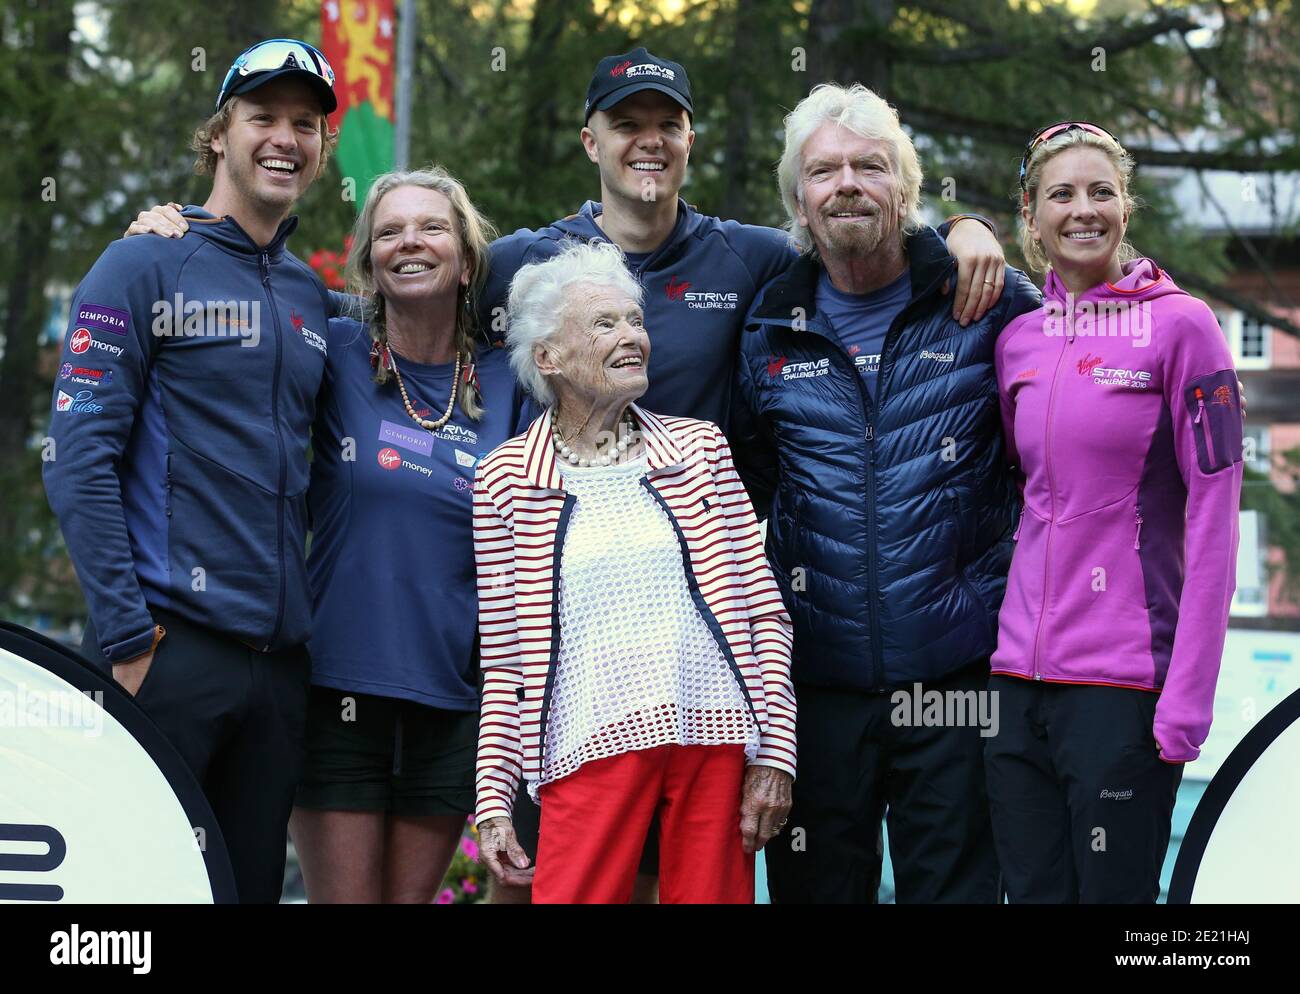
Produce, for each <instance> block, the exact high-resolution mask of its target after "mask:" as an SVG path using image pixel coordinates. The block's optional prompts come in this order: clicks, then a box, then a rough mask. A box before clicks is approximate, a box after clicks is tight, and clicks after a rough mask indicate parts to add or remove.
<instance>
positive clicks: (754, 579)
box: [474, 404, 795, 821]
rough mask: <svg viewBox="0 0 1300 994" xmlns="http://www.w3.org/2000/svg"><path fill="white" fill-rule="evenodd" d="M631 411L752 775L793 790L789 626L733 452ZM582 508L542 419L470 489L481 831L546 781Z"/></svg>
mask: <svg viewBox="0 0 1300 994" xmlns="http://www.w3.org/2000/svg"><path fill="white" fill-rule="evenodd" d="M632 410H633V411H634V412H635V414H636V416H637V419H638V420H639V421H640V423H641V425H642V427H643V437H644V439H645V443H646V461H647V465H648V470H647V472H646V475H645V476H644V477H642V478H641V485H642V486H644V487H645V488H646V489H647V490H648V491H649V492H650V493H651V495H652V496H654V497H655V499H656V500H658V502H659V505H660V506H661V507H662V508H663V509H664V511H665V512H666V513H667V515H668V517H669V520H670V521H671V522H672V523H673V530H674V531H675V532H676V533H677V539H678V542H679V543H681V546H682V553H683V555H682V561H683V565H684V566H685V570H686V580H687V584H688V585H689V587H690V591H691V597H692V599H693V600H694V601H695V605H696V607H697V609H698V610H699V612H700V616H701V617H702V618H703V619H704V621H705V623H706V624H707V625H708V627H709V629H710V631H712V632H713V635H714V638H715V639H717V641H718V645H719V647H720V648H721V650H722V653H723V655H724V656H725V657H726V659H727V662H728V664H729V665H730V667H731V670H732V672H733V673H734V674H735V675H736V679H737V682H738V683H739V685H740V687H741V689H742V690H743V691H744V693H745V697H746V699H747V701H748V703H749V706H750V708H751V710H752V712H753V715H754V719H755V722H756V724H757V726H758V729H759V735H760V740H759V749H758V754H757V756H756V757H755V759H754V760H753V762H754V764H755V765H763V766H774V767H776V768H777V769H780V770H785V771H786V772H787V773H789V774H790V775H791V776H793V775H794V772H795V701H794V688H793V686H792V685H791V682H790V647H791V641H792V626H791V623H790V615H789V614H788V613H787V611H786V609H785V605H784V603H783V602H782V600H781V594H780V591H779V590H778V589H777V586H776V581H775V580H774V579H773V577H772V571H771V568H770V567H769V566H768V563H767V557H766V555H765V554H764V552H763V542H762V538H761V536H760V534H759V529H758V521H757V520H756V519H755V517H754V509H753V507H752V506H751V505H750V503H749V497H748V496H747V495H746V493H745V489H744V487H743V486H742V485H741V482H740V477H739V476H737V475H736V469H735V466H734V465H733V464H732V461H731V450H730V448H729V447H728V445H727V440H726V439H725V438H724V437H723V435H722V432H721V431H720V430H719V429H718V427H717V425H715V424H713V423H711V422H708V421H697V420H695V419H693V418H677V417H660V416H658V415H654V414H651V413H650V412H648V411H644V410H642V409H641V408H639V407H637V406H636V405H635V404H634V405H632ZM576 503H577V498H576V497H575V496H574V495H573V494H570V493H568V492H567V491H566V490H565V489H564V480H563V478H562V476H561V475H560V469H559V466H558V465H557V463H556V456H555V448H554V445H553V442H552V438H551V412H550V411H549V410H548V411H547V412H546V413H545V414H543V415H542V416H541V417H539V418H538V419H537V420H536V421H534V422H533V424H532V426H531V427H530V428H529V429H528V431H526V432H525V433H524V434H522V435H519V436H517V437H515V438H512V439H510V441H508V442H506V443H504V444H503V445H500V446H498V447H497V448H496V449H494V450H493V451H492V452H491V453H489V454H488V455H487V457H486V458H484V459H483V460H482V462H480V463H479V467H478V471H477V473H476V475H475V479H474V558H475V562H476V564H477V567H478V603H479V639H480V646H479V648H480V656H481V661H482V665H483V670H484V683H483V706H482V712H481V717H480V721H479V739H478V771H477V775H476V787H477V795H478V798H477V805H476V809H477V810H476V815H477V817H478V819H479V821H483V820H485V819H487V818H494V817H498V816H501V815H504V816H507V817H509V815H510V812H511V808H512V806H513V804H514V799H515V794H516V792H517V790H518V788H519V781H520V777H521V776H522V777H523V778H525V779H528V780H534V779H539V778H540V777H541V772H542V771H541V764H542V753H543V745H544V743H545V741H546V721H547V716H548V714H549V710H550V703H551V689H552V686H553V684H554V682H555V666H556V660H557V659H558V658H559V649H560V631H559V624H560V620H559V619H560V605H559V599H558V597H557V591H558V588H559V584H558V580H559V576H560V557H561V555H562V554H563V550H564V536H565V532H566V530H567V528H568V523H569V519H570V517H571V516H572V513H573V508H574V505H575V504H576Z"/></svg>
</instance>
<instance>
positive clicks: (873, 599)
mask: <svg viewBox="0 0 1300 994" xmlns="http://www.w3.org/2000/svg"><path fill="white" fill-rule="evenodd" d="M950 268H951V267H947V268H945V270H944V272H943V273H941V274H939V276H937V277H936V278H935V279H934V280H933V281H931V283H930V285H929V286H928V287H926V288H925V289H924V290H923V291H922V292H921V293H919V294H917V293H916V292H915V288H913V297H912V299H911V300H909V301H908V302H907V304H906V305H905V306H904V307H903V309H902V310H901V311H899V312H898V313H897V314H896V315H895V316H894V320H893V322H892V323H891V324H890V326H889V330H888V331H886V332H885V338H884V341H883V342H881V343H880V369H879V371H878V373H877V376H876V384H877V386H876V389H877V390H878V391H881V392H883V387H884V383H885V376H886V373H887V370H888V367H889V346H890V345H891V344H892V342H893V341H894V340H895V339H896V338H897V337H898V335H897V332H898V330H899V329H900V328H901V327H902V326H903V324H904V322H905V321H906V320H907V319H908V318H909V317H910V316H911V314H912V311H913V310H914V309H915V307H916V304H917V303H918V302H919V301H922V300H925V299H927V298H928V297H929V296H930V294H931V293H933V292H934V289H935V288H936V287H937V286H938V285H939V283H940V282H941V281H942V280H943V279H944V278H945V277H946V276H947V275H948V272H949V270H950ZM791 327H793V326H791ZM827 327H828V328H829V329H830V332H831V334H830V335H826V334H823V333H822V332H820V331H818V330H817V329H815V328H814V327H813V325H812V323H811V322H809V323H808V324H807V325H805V329H806V330H807V331H811V332H812V333H813V334H815V335H817V336H818V337H820V338H823V339H825V340H826V341H827V342H829V343H831V344H832V345H834V346H835V347H834V348H833V349H832V350H831V351H832V352H834V354H835V355H836V356H837V357H838V358H839V359H840V360H843V362H842V366H843V367H844V368H847V369H848V373H849V378H850V379H851V380H852V381H853V383H854V385H855V386H856V387H857V390H858V403H859V413H860V414H861V415H862V420H863V421H864V422H865V423H866V430H865V431H864V432H863V441H864V442H865V443H866V446H867V460H866V469H867V475H866V476H867V478H866V487H865V493H864V495H863V496H864V497H865V501H864V503H865V504H866V506H867V570H868V576H869V578H870V585H871V586H870V590H869V591H868V592H867V616H868V618H869V619H870V623H871V686H872V687H873V688H875V689H880V688H882V687H884V683H885V665H884V658H883V656H882V655H881V652H880V612H879V609H878V608H877V601H878V600H879V590H880V579H879V570H878V564H877V562H876V560H877V558H878V556H879V554H878V552H877V549H876V529H877V524H876V446H875V442H876V429H875V424H874V420H875V418H874V415H875V411H876V405H875V404H873V402H872V400H871V397H870V395H869V394H868V393H867V388H866V385H865V384H863V382H862V375H861V374H860V373H859V372H858V370H857V367H856V366H854V365H853V360H852V359H850V358H849V355H848V353H847V352H845V351H844V345H843V343H841V342H840V340H839V335H838V334H836V332H835V329H834V327H833V326H831V325H830V324H829V323H828V324H827ZM882 403H883V400H882Z"/></svg>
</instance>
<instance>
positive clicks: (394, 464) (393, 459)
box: [379, 449, 402, 469]
mask: <svg viewBox="0 0 1300 994" xmlns="http://www.w3.org/2000/svg"><path fill="white" fill-rule="evenodd" d="M379 465H380V467H381V468H383V469H398V468H399V467H400V466H401V465H402V456H401V454H400V453H399V452H398V451H397V450H396V449H380V450H379Z"/></svg>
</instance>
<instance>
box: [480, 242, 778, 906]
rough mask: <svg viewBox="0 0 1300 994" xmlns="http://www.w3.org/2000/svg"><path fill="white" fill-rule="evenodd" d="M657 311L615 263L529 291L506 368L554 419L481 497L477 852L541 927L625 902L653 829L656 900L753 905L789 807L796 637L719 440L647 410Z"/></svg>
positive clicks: (541, 278)
mask: <svg viewBox="0 0 1300 994" xmlns="http://www.w3.org/2000/svg"><path fill="white" fill-rule="evenodd" d="M641 299H642V291H641V287H640V286H639V285H638V284H637V282H636V281H635V280H634V279H633V278H632V276H631V274H630V273H629V272H628V270H627V269H626V267H625V265H624V262H623V259H622V256H621V254H620V253H619V251H618V250H617V249H616V248H614V247H613V246H610V245H600V244H594V245H586V244H574V245H572V246H569V247H567V248H566V249H565V250H564V251H563V252H561V253H560V254H559V255H558V256H556V257H554V258H552V259H550V260H548V261H546V262H543V263H540V264H537V265H531V266H526V267H524V268H523V269H521V270H520V271H519V273H518V274H517V275H516V277H515V279H514V282H513V284H512V286H511V290H510V299H509V309H508V310H509V320H510V332H509V337H508V348H509V350H510V361H511V364H512V366H513V368H514V370H515V374H516V376H517V377H518V378H519V380H520V381H521V382H522V383H523V385H524V386H525V387H526V388H527V389H528V391H529V392H530V393H531V394H532V395H533V396H534V397H535V398H536V400H537V401H538V403H539V404H541V405H544V406H545V411H544V412H543V414H542V415H541V416H540V417H539V418H538V419H537V420H536V421H534V422H533V424H532V426H531V427H530V428H529V430H528V431H527V432H526V433H524V434H523V435H519V436H517V437H515V438H513V439H511V440H510V441H508V442H506V443H505V444H504V445H501V446H500V447H498V448H497V449H495V450H494V451H493V452H491V453H490V454H489V455H488V456H487V457H486V458H485V459H484V460H483V461H482V462H481V463H480V465H479V468H478V472H477V475H476V478H475V483H474V546H475V557H476V562H477V567H478V589H479V634H480V640H481V659H482V665H483V669H484V691H483V704H482V712H481V723H480V730H479V747H478V775H477V793H478V798H477V814H478V825H479V832H480V841H481V850H482V852H483V855H484V858H485V860H486V862H487V864H488V866H489V867H490V868H491V869H492V872H493V873H494V874H495V875H496V877H497V879H498V880H500V881H502V882H503V883H514V884H518V883H526V882H527V881H528V880H529V878H530V877H531V879H532V885H533V900H534V902H535V903H576V902H593V903H596V902H599V903H613V902H626V901H627V900H628V899H629V898H630V896H631V894H632V886H633V881H634V877H635V874H636V869H637V863H638V859H639V857H640V855H641V849H642V845H643V843H644V841H645V837H646V831H647V828H648V827H649V825H650V821H651V818H652V816H653V815H654V814H655V813H656V812H658V814H659V818H660V847H661V848H660V866H661V871H660V872H661V885H660V897H661V900H662V901H663V902H664V903H706V902H707V903H749V902H752V901H753V898H754V853H755V852H756V851H757V850H758V849H761V848H762V847H763V845H764V844H765V843H766V842H767V841H768V840H769V839H770V838H772V837H773V836H774V835H776V834H777V833H778V832H779V831H780V829H781V826H782V825H784V823H785V818H786V815H787V814H788V812H789V808H790V802H791V784H792V782H793V778H794V763H795V742H794V722H795V702H794V694H793V689H792V687H791V684H790V676H789V665H790V648H791V626H790V618H789V616H788V614H787V613H786V610H785V606H784V605H783V603H782V601H781V595H780V593H779V591H778V589H777V586H776V583H775V581H774V578H773V576H772V573H771V570H770V568H769V567H768V565H767V560H766V558H765V556H764V554H763V544H762V540H761V538H760V535H759V528H758V523H757V521H756V519H755V516H754V511H753V508H752V507H751V506H750V503H749V500H748V498H747V497H746V494H745V491H744V489H743V487H742V485H741V483H740V480H739V478H738V476H737V475H736V471H735V468H734V467H733V465H732V460H731V454H730V450H729V449H728V446H727V442H726V439H725V438H724V437H723V435H722V433H721V432H720V431H719V430H718V428H717V426H716V425H714V424H712V423H710V422H707V421H698V420H694V419H691V418H677V417H659V416H656V415H655V414H652V413H651V412H649V411H645V410H642V409H641V408H640V407H638V406H637V405H636V404H635V403H634V401H635V400H636V399H637V398H638V397H640V396H641V394H642V393H643V392H644V391H645V389H646V386H647V380H646V368H647V365H648V362H649V359H650V339H649V336H648V335H647V332H646V328H645V326H644V323H643V320H642V311H641ZM521 776H522V778H523V779H524V780H525V781H527V784H528V793H529V795H530V796H531V797H532V798H533V799H534V800H536V801H537V802H538V803H540V804H541V829H540V837H539V840H538V849H537V862H536V867H535V869H534V868H533V867H529V865H528V863H529V861H528V858H527V856H526V855H525V854H524V853H523V851H522V849H521V848H520V847H519V845H518V842H517V840H516V837H515V831H514V827H513V825H512V823H511V810H512V805H513V804H514V801H515V796H516V791H517V789H518V785H519V780H520V777H521Z"/></svg>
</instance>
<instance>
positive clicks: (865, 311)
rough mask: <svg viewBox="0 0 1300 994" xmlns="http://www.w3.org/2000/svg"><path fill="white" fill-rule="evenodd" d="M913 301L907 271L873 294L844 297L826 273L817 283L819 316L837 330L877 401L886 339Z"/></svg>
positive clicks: (841, 342) (851, 294)
mask: <svg viewBox="0 0 1300 994" xmlns="http://www.w3.org/2000/svg"><path fill="white" fill-rule="evenodd" d="M911 299H912V275H911V273H910V272H908V271H907V270H906V269H904V270H903V274H902V275H901V276H899V277H898V279H896V280H894V282H892V283H890V284H888V285H886V286H882V287H881V288H880V289H879V290H872V291H871V292H870V293H843V292H841V291H839V290H837V289H835V286H834V285H833V284H832V283H831V278H830V277H829V276H827V275H826V271H825V270H822V274H821V276H820V277H819V278H818V280H817V313H819V314H822V315H824V316H825V317H826V320H827V322H828V323H829V324H830V326H831V327H832V328H834V329H835V333H836V334H837V335H838V336H839V339H840V344H842V345H843V346H844V351H846V352H847V353H848V354H849V355H850V356H851V357H852V359H853V363H854V365H855V366H857V368H858V372H859V373H861V374H862V379H863V380H864V381H865V383H866V385H867V391H868V392H869V393H870V394H871V396H872V398H873V399H874V397H875V395H876V375H877V374H878V373H879V372H880V350H881V347H882V346H883V345H884V344H885V335H886V334H887V333H888V332H889V326H890V325H891V324H893V323H894V318H896V317H898V314H899V312H900V311H902V309H903V308H904V307H906V306H907V303H908V301H909V300H911Z"/></svg>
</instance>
